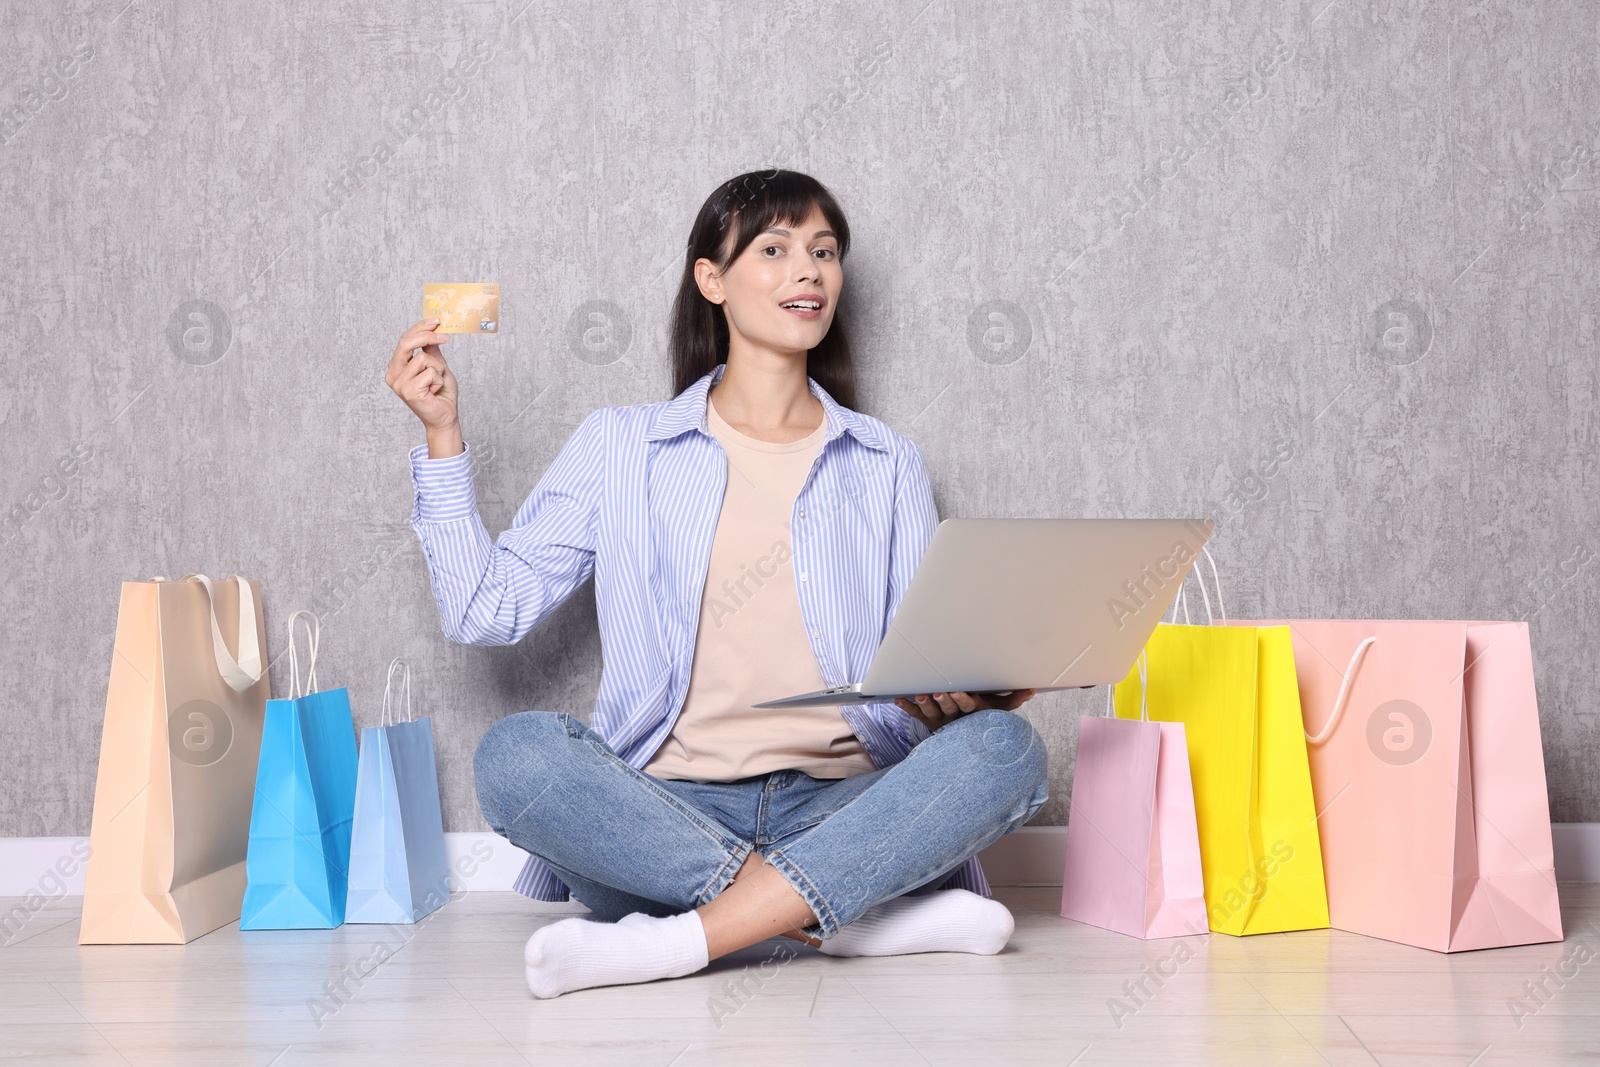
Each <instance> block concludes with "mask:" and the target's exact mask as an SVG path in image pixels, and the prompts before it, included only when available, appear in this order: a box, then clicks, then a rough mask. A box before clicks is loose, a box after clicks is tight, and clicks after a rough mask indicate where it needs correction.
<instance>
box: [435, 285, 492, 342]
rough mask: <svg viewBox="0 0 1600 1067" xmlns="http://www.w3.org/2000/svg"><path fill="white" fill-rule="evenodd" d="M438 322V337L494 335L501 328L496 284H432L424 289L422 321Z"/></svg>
mask: <svg viewBox="0 0 1600 1067" xmlns="http://www.w3.org/2000/svg"><path fill="white" fill-rule="evenodd" d="M435 316H437V317H438V319H439V325H438V326H436V327H434V331H435V332H436V333H494V332H495V331H496V330H498V329H499V328H500V286H499V283H497V282H429V283H427V284H425V285H424V286H423V287H422V317H423V318H425V319H431V318H434V317H435Z"/></svg>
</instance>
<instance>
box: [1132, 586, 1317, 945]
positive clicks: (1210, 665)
mask: <svg viewBox="0 0 1600 1067" xmlns="http://www.w3.org/2000/svg"><path fill="white" fill-rule="evenodd" d="M1196 580H1197V581H1198V580H1199V577H1198V575H1196ZM1218 595H1219V599H1218V604H1219V605H1220V603H1221V600H1220V590H1219V592H1218ZM1207 600H1208V604H1207V614H1208V615H1209V607H1210V605H1209V597H1208V598H1207ZM1179 606H1180V602H1176V601H1175V602H1174V605H1173V614H1174V617H1176V615H1177V611H1178V608H1179ZM1223 621H1224V622H1225V621H1226V620H1225V618H1224V620H1223ZM1146 648H1147V649H1148V650H1149V660H1150V670H1149V686H1150V691H1149V695H1148V708H1149V716H1150V718H1151V720H1152V721H1161V722H1181V723H1183V725H1184V732H1185V733H1186V734H1187V737H1188V742H1189V770H1190V777H1191V778H1192V780H1193V782H1194V807H1195V816H1196V819H1197V821H1198V823H1199V830H1200V865H1201V867H1202V869H1203V871H1204V874H1205V893H1206V912H1207V917H1208V919H1209V920H1210V924H1211V929H1212V930H1215V931H1219V932H1221V933H1227V934H1267V933H1276V932H1279V931H1283V930H1313V929H1319V928H1321V927H1325V926H1327V925H1328V894H1327V888H1326V884H1325V883H1324V881H1323V872H1322V846H1321V840H1320V838H1319V835H1318V833H1317V822H1316V820H1317V810H1316V803H1315V801H1314V799H1313V797H1312V793H1311V765H1310V762H1309V760H1308V758H1307V756H1306V743H1305V733H1304V730H1303V725H1302V720H1301V717H1300V693H1299V688H1298V684H1297V681H1296V676H1295V666H1294V649H1293V646H1292V645H1291V643H1290V638H1289V628H1288V627H1287V626H1260V627H1255V626H1227V625H1221V626H1210V625H1207V626H1188V625H1169V624H1167V623H1162V624H1161V625H1159V626H1157V627H1156V629H1155V633H1154V634H1152V635H1151V637H1150V642H1149V644H1148V645H1146ZM1116 708H1117V715H1118V717H1119V718H1125V719H1127V718H1133V719H1136V718H1138V717H1139V677H1138V674H1137V673H1136V672H1130V673H1129V676H1128V677H1127V678H1125V679H1123V680H1122V682H1120V683H1119V684H1118V685H1117V687H1116Z"/></svg>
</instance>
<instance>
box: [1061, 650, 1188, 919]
mask: <svg viewBox="0 0 1600 1067" xmlns="http://www.w3.org/2000/svg"><path fill="white" fill-rule="evenodd" d="M1140 674H1141V677H1143V675H1144V671H1143V666H1142V663H1141V670H1140ZM1141 710H1142V709H1141ZM1061 915H1062V917H1063V918H1067V919H1076V920H1077V921H1078V922H1082V923H1088V924H1090V925H1091V926H1100V927H1104V928H1105V929H1107V930H1114V931H1116V932H1117V933H1119V934H1129V935H1131V936H1133V937H1142V938H1160V937H1178V936H1181V935H1183V934H1200V933H1205V932H1206V931H1207V930H1208V929H1209V928H1210V927H1209V924H1208V922H1207V920H1206V900H1205V880H1204V879H1203V878H1202V877H1201V873H1200V836H1199V831H1198V828H1197V825H1196V822H1195V813H1194V791H1193V788H1192V786H1191V783H1190V780H1189V748H1188V745H1187V744H1186V743H1185V741H1184V730H1183V724H1182V723H1176V722H1174V723H1167V722H1151V721H1149V718H1148V717H1144V718H1142V719H1140V720H1139V721H1135V720H1133V719H1116V718H1096V717H1085V718H1082V719H1080V720H1079V721H1078V758H1077V764H1076V768H1075V770H1074V771H1073V778H1072V808H1071V813H1070V814H1069V816H1068V821H1067V860H1066V869H1065V871H1064V872H1063V874H1062V878H1061Z"/></svg>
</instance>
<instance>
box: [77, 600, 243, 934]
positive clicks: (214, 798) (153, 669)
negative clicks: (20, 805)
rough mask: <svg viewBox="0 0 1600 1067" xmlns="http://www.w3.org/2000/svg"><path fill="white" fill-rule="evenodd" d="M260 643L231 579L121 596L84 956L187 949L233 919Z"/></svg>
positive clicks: (239, 895) (239, 893) (239, 888)
mask: <svg viewBox="0 0 1600 1067" xmlns="http://www.w3.org/2000/svg"><path fill="white" fill-rule="evenodd" d="M264 632H265V627H264V623H263V621H262V612H261V589H260V586H259V584H258V583H257V582H254V581H251V580H248V579H245V578H240V577H238V576H237V575H234V576H233V577H230V578H228V579H226V580H218V581H217V582H215V583H213V582H212V581H211V580H210V579H208V578H207V577H206V576H205V575H203V574H191V575H187V576H186V577H184V578H183V579H181V580H179V581H175V582H174V581H167V580H166V579H165V578H152V579H151V580H150V581H148V582H124V583H123V584H122V600H121V603H120V604H119V605H118V608H117V634H116V643H115V645H114V646H113V648H112V654H111V679H110V685H109V687H108V690H107V693H106V713H105V726H104V729H103V731H102V733H101V735H100V766H99V769H98V771H97V773H96V777H95V790H94V813H93V815H92V817H91V822H90V829H89V860H88V864H87V870H86V873H85V876H84V892H83V921H82V924H81V925H80V927H79V932H78V944H80V945H109V944H117V945H122V944H183V943H185V942H187V941H190V940H192V939H194V938H196V937H199V936H200V935H201V934H204V933H207V932H208V931H211V930H215V929H216V928H217V927H219V926H223V925H225V924H227V923H230V922H232V921H234V920H235V919H237V918H238V917H239V906H240V902H241V900H242V899H243V897H244V886H245V838H246V836H247V834H248V832H249V826H250V803H251V793H252V790H253V788H254V784H255V774H256V757H257V754H258V753H259V751H260V747H261V720H262V709H263V706H264V705H265V704H266V701H267V694H268V692H269V690H270V683H269V681H268V679H267V668H266V644H265V641H264V640H263V637H262V635H263V633H264ZM230 646H231V647H233V648H235V649H237V650H238V655H237V657H235V656H234V654H233V653H232V652H230V651H229V647H230Z"/></svg>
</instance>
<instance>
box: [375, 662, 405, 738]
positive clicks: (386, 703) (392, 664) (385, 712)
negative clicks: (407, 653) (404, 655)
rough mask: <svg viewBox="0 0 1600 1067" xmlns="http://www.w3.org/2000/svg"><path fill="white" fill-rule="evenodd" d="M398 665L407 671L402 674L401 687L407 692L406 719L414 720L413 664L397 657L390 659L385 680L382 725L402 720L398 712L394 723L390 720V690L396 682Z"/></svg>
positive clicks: (395, 723) (396, 723)
mask: <svg viewBox="0 0 1600 1067" xmlns="http://www.w3.org/2000/svg"><path fill="white" fill-rule="evenodd" d="M396 667H403V668H405V673H403V674H402V675H401V676H400V678H401V681H400V687H401V688H402V689H404V690H405V694H406V696H405V700H406V717H405V721H406V722H412V721H413V720H412V718H411V664H409V663H407V662H406V661H405V660H403V659H398V658H396V659H392V660H390V661H389V675H388V677H386V678H385V679H384V680H383V718H382V719H380V720H379V725H380V726H390V725H398V724H399V723H400V721H401V720H400V719H399V717H398V713H397V714H396V718H395V721H394V723H390V722H389V692H390V686H391V685H393V684H394V669H395V668H396Z"/></svg>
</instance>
